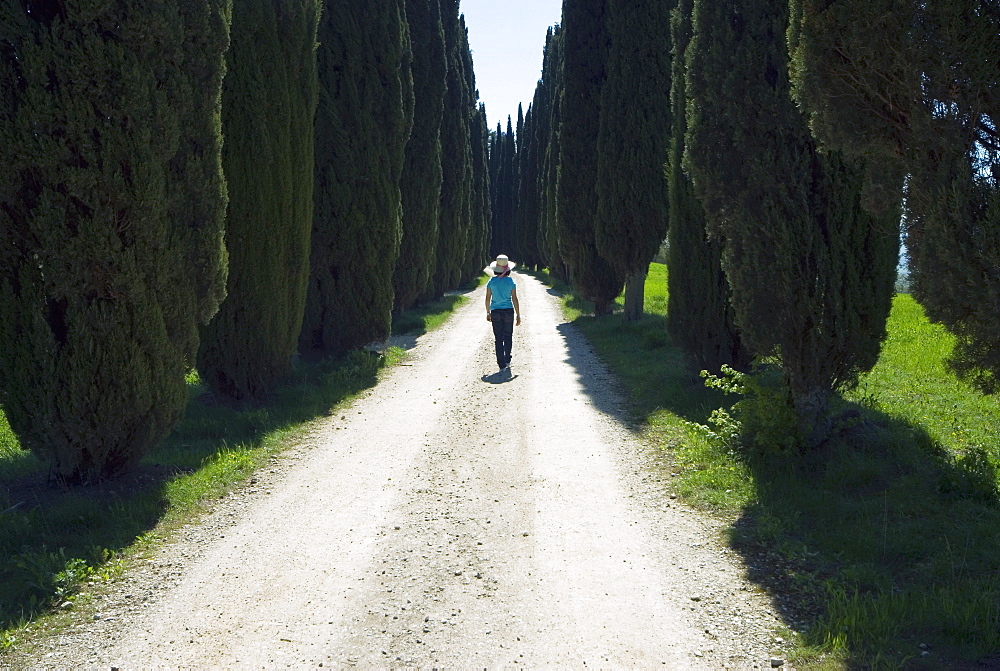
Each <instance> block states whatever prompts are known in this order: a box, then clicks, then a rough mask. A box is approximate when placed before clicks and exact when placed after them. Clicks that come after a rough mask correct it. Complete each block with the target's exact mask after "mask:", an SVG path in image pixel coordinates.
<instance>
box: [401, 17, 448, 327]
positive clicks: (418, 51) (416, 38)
mask: <svg viewBox="0 0 1000 671" xmlns="http://www.w3.org/2000/svg"><path fill="white" fill-rule="evenodd" d="M406 16H407V19H408V22H409V26H410V40H411V42H412V44H413V91H414V108H413V131H412V132H411V133H410V141H409V143H407V145H406V158H405V161H404V163H403V174H402V177H401V179H400V191H401V192H402V199H403V201H402V202H403V238H402V241H401V243H400V248H399V260H398V261H397V263H396V269H395V273H394V275H393V287H394V289H395V304H396V310H397V311H402V310H406V309H408V308H410V307H412V306H413V305H414V304H415V303H416V302H417V299H418V298H420V296H422V295H423V293H424V292H425V291H426V290H427V286H428V284H429V283H430V281H431V277H432V276H433V274H434V269H435V264H436V261H437V259H436V251H437V244H438V220H439V218H440V215H441V180H442V173H441V119H442V117H443V115H444V96H445V77H446V75H447V61H446V60H445V43H444V26H443V25H442V23H441V3H440V0H407V2H406Z"/></svg>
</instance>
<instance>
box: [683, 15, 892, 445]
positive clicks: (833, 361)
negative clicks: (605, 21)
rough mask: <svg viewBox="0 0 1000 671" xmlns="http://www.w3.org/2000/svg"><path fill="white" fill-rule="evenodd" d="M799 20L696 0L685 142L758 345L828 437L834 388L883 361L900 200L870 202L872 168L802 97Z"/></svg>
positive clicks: (808, 428)
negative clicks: (810, 118) (795, 96)
mask: <svg viewBox="0 0 1000 671" xmlns="http://www.w3.org/2000/svg"><path fill="white" fill-rule="evenodd" d="M787 22H788V5H787V3H786V2H784V0H753V1H752V2H735V1H734V0H724V1H719V0H695V3H694V15H693V28H694V32H693V35H694V37H693V39H692V40H691V42H690V44H689V46H688V70H687V77H688V82H687V86H688V95H689V110H690V111H691V116H690V118H689V119H688V122H689V125H688V134H687V147H686V152H687V165H688V166H689V167H690V169H691V174H692V178H693V182H694V186H695V190H696V192H697V194H698V196H699V198H700V200H701V202H702V203H703V205H704V206H705V212H706V216H707V219H708V224H709V227H710V230H711V231H712V232H713V233H714V234H716V235H720V236H721V237H722V238H723V240H724V242H725V247H724V250H723V265H724V267H725V270H726V275H727V277H728V278H729V282H730V285H731V287H732V303H733V307H734V309H735V313H736V321H737V323H738V324H739V326H740V327H741V329H742V333H743V334H744V336H745V337H746V338H747V341H748V342H749V344H750V345H751V347H753V349H754V350H755V351H756V352H759V353H761V354H775V355H777V356H778V357H779V358H780V362H781V366H782V369H783V371H784V374H785V378H786V381H787V384H788V389H789V391H790V396H791V399H792V403H793V405H794V407H795V410H796V413H797V414H798V417H799V420H800V424H801V429H802V432H803V435H804V436H805V437H806V440H807V444H810V445H815V444H817V443H818V442H820V441H821V440H823V439H824V438H825V437H826V435H827V433H828V431H829V428H830V421H829V417H828V408H829V400H830V397H831V395H832V392H833V391H834V390H836V389H838V388H841V387H844V386H849V385H851V384H853V383H854V382H855V381H856V380H857V377H858V375H859V374H860V373H861V372H862V371H866V370H868V369H870V368H871V367H872V366H873V365H874V364H875V361H876V360H877V358H878V353H879V348H880V344H881V341H882V339H883V338H884V337H885V322H886V318H887V316H888V313H889V308H890V305H891V298H892V291H893V284H894V280H895V268H896V257H897V253H898V224H897V222H898V220H899V208H898V206H897V207H895V208H890V210H889V211H888V212H887V214H883V215H880V216H874V215H870V214H868V213H866V212H864V211H863V209H862V208H861V196H862V182H863V179H862V178H863V171H862V168H861V166H858V165H855V164H852V163H851V162H849V161H847V160H845V159H843V158H842V157H840V156H838V155H834V154H830V155H824V154H820V153H819V151H818V150H817V147H816V144H815V142H814V140H813V139H812V137H811V135H810V133H809V128H808V126H807V125H806V120H805V118H804V117H803V116H802V114H801V113H800V112H799V110H798V109H797V108H796V107H795V105H794V103H793V102H792V100H791V97H790V91H789V82H788V58H787V49H786V46H785V28H786V26H787ZM734 156H735V157H738V160H734Z"/></svg>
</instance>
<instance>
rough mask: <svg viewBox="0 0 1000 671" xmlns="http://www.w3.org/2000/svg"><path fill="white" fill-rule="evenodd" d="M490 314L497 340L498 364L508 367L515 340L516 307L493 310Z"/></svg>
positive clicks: (500, 366)
mask: <svg viewBox="0 0 1000 671" xmlns="http://www.w3.org/2000/svg"><path fill="white" fill-rule="evenodd" d="M490 315H491V319H492V323H493V336H494V337H495V338H496V341H497V344H496V349H497V366H498V367H499V368H506V367H507V365H509V364H510V346H511V344H512V343H513V340H514V308H506V309H503V310H491V311H490Z"/></svg>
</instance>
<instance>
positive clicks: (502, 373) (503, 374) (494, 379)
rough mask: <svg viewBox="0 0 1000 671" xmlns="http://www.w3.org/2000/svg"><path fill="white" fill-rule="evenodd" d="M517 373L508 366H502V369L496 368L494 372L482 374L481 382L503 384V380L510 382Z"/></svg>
mask: <svg viewBox="0 0 1000 671" xmlns="http://www.w3.org/2000/svg"><path fill="white" fill-rule="evenodd" d="M516 379H517V375H515V374H514V373H513V372H511V370H510V368H504V369H503V370H498V371H497V372H495V373H490V374H489V375H484V376H483V377H482V380H483V382H488V383H490V384H503V383H504V382H510V381H511V380H516Z"/></svg>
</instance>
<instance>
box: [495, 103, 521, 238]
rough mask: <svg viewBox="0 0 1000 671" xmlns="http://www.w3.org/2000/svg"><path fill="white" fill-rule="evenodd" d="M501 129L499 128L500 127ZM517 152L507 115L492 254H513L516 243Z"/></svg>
mask: <svg viewBox="0 0 1000 671" xmlns="http://www.w3.org/2000/svg"><path fill="white" fill-rule="evenodd" d="M498 130H499V128H498ZM516 154H517V144H516V140H515V137H514V127H513V125H512V124H511V118H510V116H508V117H507V130H506V132H504V133H501V134H500V158H499V161H500V164H499V166H498V168H497V170H498V172H497V183H496V185H495V187H494V190H495V192H496V217H495V218H494V221H493V244H492V247H491V255H492V256H496V255H497V254H513V253H514V252H513V244H514V208H515V202H514V190H513V187H514V179H515V172H514V162H515V159H516V156H515V155H516Z"/></svg>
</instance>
